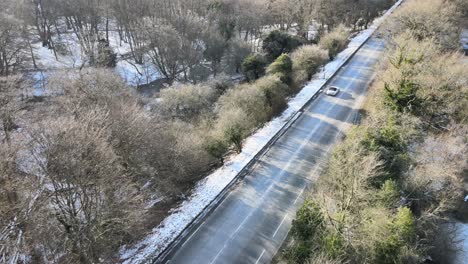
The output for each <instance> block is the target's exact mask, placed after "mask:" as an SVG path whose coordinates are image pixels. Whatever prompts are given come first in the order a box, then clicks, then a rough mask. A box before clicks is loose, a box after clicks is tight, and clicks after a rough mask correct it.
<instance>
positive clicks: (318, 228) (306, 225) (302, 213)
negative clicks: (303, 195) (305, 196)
mask: <svg viewBox="0 0 468 264" xmlns="http://www.w3.org/2000/svg"><path fill="white" fill-rule="evenodd" d="M324 228H325V219H324V217H323V215H322V211H321V207H320V205H319V204H318V203H317V202H315V201H313V200H310V199H309V200H306V201H305V202H304V204H303V205H302V206H301V208H299V210H298V211H297V213H296V219H295V220H293V223H292V227H291V234H292V235H293V236H294V238H296V239H298V240H301V241H308V240H313V239H316V238H318V239H319V238H320V237H321V234H322V232H323V230H324Z"/></svg>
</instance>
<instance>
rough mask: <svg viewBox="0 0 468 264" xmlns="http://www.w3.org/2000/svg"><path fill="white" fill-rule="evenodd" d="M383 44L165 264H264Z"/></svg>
mask: <svg viewBox="0 0 468 264" xmlns="http://www.w3.org/2000/svg"><path fill="white" fill-rule="evenodd" d="M383 49H384V42H383V41H382V40H379V39H377V38H371V39H370V40H369V41H368V42H367V43H366V44H365V45H364V46H363V47H362V48H361V49H360V50H359V51H358V52H357V53H356V55H355V56H354V57H353V58H352V59H351V60H350V62H349V63H348V64H347V65H346V66H345V67H344V68H342V69H341V70H340V72H339V73H338V74H337V75H336V76H335V77H334V78H333V80H332V81H331V83H330V84H331V85H335V86H338V87H340V88H341V92H340V93H339V94H338V95H337V96H336V97H329V96H326V95H323V94H322V95H320V96H319V97H318V98H317V99H316V100H314V101H313V102H312V103H311V104H310V105H308V106H307V107H306V108H305V110H304V112H303V114H302V115H301V116H300V117H299V118H298V119H297V120H296V122H295V123H294V124H293V125H292V127H291V128H289V129H288V130H287V131H286V133H285V134H284V135H283V136H282V137H281V138H280V139H279V140H278V141H277V142H276V143H275V144H274V145H273V146H272V147H271V148H270V150H269V151H268V152H267V153H266V154H265V155H264V156H263V157H262V158H261V159H260V160H259V161H258V163H257V164H256V165H255V166H254V168H253V169H252V170H251V172H250V173H249V174H248V175H247V176H246V177H245V178H244V179H243V180H241V181H240V182H239V183H238V184H237V185H236V186H235V187H234V188H233V190H232V191H231V192H230V193H229V194H228V195H227V196H226V198H225V199H224V200H223V201H222V202H221V203H220V204H219V205H218V207H217V208H216V209H215V210H214V211H213V212H212V213H211V214H209V215H208V216H207V217H206V219H205V221H203V222H202V223H201V224H200V225H199V226H198V227H197V228H196V229H195V230H193V231H192V232H191V233H190V234H189V236H188V237H187V239H186V240H185V241H183V242H182V243H181V245H179V246H178V247H176V248H175V249H174V250H173V252H172V253H171V254H170V255H169V257H168V259H167V263H175V264H179V263H180V264H182V263H196V264H205V263H206V264H211V263H236V264H238V263H269V262H270V261H271V259H272V258H273V257H274V255H275V254H276V252H277V251H278V249H279V247H280V246H281V244H282V242H283V241H284V239H285V238H286V236H287V233H288V231H289V229H290V227H291V222H292V219H293V218H294V215H295V212H296V210H297V208H298V207H299V206H300V205H301V203H302V202H303V193H304V190H305V189H306V188H307V186H310V184H311V183H313V181H314V179H316V177H318V176H319V174H320V172H321V168H322V167H323V164H324V161H325V158H326V157H327V156H328V154H329V153H330V149H331V148H332V147H333V146H334V145H335V143H337V142H339V141H340V138H341V137H342V136H343V132H344V131H346V129H347V128H349V126H350V125H351V124H352V123H353V121H354V119H355V118H356V113H357V111H358V109H359V108H360V106H361V105H362V102H363V99H364V98H365V96H366V91H367V87H368V86H369V83H370V81H371V79H372V77H373V75H374V72H375V66H376V64H377V63H378V61H379V58H380V57H381V55H382V52H383Z"/></svg>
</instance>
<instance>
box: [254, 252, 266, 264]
mask: <svg viewBox="0 0 468 264" xmlns="http://www.w3.org/2000/svg"><path fill="white" fill-rule="evenodd" d="M263 254H265V250H263V251H262V254H260V257H258V259H257V261H255V264H258V262H259V261H260V259H261V258H262V257H263Z"/></svg>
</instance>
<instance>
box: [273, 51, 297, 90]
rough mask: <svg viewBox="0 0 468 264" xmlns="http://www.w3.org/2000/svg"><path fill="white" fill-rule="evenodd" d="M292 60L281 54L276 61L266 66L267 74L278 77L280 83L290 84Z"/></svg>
mask: <svg viewBox="0 0 468 264" xmlns="http://www.w3.org/2000/svg"><path fill="white" fill-rule="evenodd" d="M292 66H293V64H292V60H291V58H290V57H289V56H288V54H281V55H280V56H279V57H278V58H276V60H275V61H274V62H273V63H271V64H270V66H268V69H267V73H268V74H275V75H278V76H279V77H280V79H281V81H282V82H284V83H286V84H290V83H291V74H292Z"/></svg>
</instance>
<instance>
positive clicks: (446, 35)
mask: <svg viewBox="0 0 468 264" xmlns="http://www.w3.org/2000/svg"><path fill="white" fill-rule="evenodd" d="M429 2H430V3H428V1H426V0H415V1H409V2H408V3H405V5H406V6H405V8H400V9H398V10H396V13H395V18H394V19H395V20H396V21H397V23H398V24H399V25H400V27H401V29H402V30H405V29H409V30H411V32H412V33H413V34H414V35H415V36H416V39H417V40H420V41H421V40H423V39H427V38H431V39H433V40H434V41H435V42H436V43H439V44H441V45H442V46H443V47H444V48H445V49H456V48H458V46H459V42H458V40H459V34H460V28H459V27H458V26H457V24H456V23H455V21H456V20H457V19H458V18H460V17H461V13H459V11H458V10H457V7H456V6H455V5H454V4H453V2H451V1H444V0H431V1H429Z"/></svg>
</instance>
